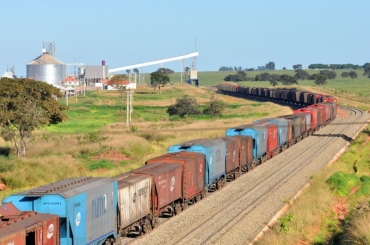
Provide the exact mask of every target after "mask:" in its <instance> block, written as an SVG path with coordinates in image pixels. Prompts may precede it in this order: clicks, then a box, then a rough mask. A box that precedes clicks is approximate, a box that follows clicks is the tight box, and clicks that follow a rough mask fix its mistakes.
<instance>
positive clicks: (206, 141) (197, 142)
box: [180, 139, 223, 147]
mask: <svg viewBox="0 0 370 245" xmlns="http://www.w3.org/2000/svg"><path fill="white" fill-rule="evenodd" d="M222 142H223V141H222V140H221V139H195V140H190V141H186V142H184V143H181V144H180V145H181V146H189V147H190V146H193V145H202V146H204V147H209V146H213V145H216V144H220V143H222Z"/></svg>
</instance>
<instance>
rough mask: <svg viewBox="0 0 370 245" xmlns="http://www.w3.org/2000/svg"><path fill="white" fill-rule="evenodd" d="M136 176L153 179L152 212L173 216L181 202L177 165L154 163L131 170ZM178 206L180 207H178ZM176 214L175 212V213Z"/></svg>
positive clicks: (180, 170) (178, 166)
mask: <svg viewBox="0 0 370 245" xmlns="http://www.w3.org/2000/svg"><path fill="white" fill-rule="evenodd" d="M131 172H133V173H137V174H146V175H150V176H152V177H153V182H154V186H153V187H154V190H153V191H154V203H153V206H154V212H155V213H156V215H161V214H163V213H170V214H173V210H174V208H176V210H177V208H180V210H181V201H182V167H181V164H177V163H171V164H170V163H163V162H162V163H161V162H159V163H154V164H150V165H146V166H143V167H141V168H138V169H135V170H132V171H131ZM179 205H180V206H179ZM176 212H177V211H176Z"/></svg>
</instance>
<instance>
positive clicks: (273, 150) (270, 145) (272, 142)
mask: <svg viewBox="0 0 370 245" xmlns="http://www.w3.org/2000/svg"><path fill="white" fill-rule="evenodd" d="M259 125H261V126H266V127H267V154H268V158H271V157H273V156H275V155H277V154H278V153H279V136H278V124H276V123H271V122H265V123H261V124H259ZM261 137H262V136H261Z"/></svg>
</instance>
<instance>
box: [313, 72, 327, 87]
mask: <svg viewBox="0 0 370 245" xmlns="http://www.w3.org/2000/svg"><path fill="white" fill-rule="evenodd" d="M310 78H311V80H315V84H317V85H319V86H321V85H324V84H326V79H328V78H327V77H326V76H325V75H323V74H313V75H311V76H310Z"/></svg>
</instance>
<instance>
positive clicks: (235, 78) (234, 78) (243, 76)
mask: <svg viewBox="0 0 370 245" xmlns="http://www.w3.org/2000/svg"><path fill="white" fill-rule="evenodd" d="M246 80H247V73H245V72H244V71H238V73H237V74H236V75H227V76H226V77H225V78H224V81H226V82H240V81H246Z"/></svg>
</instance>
